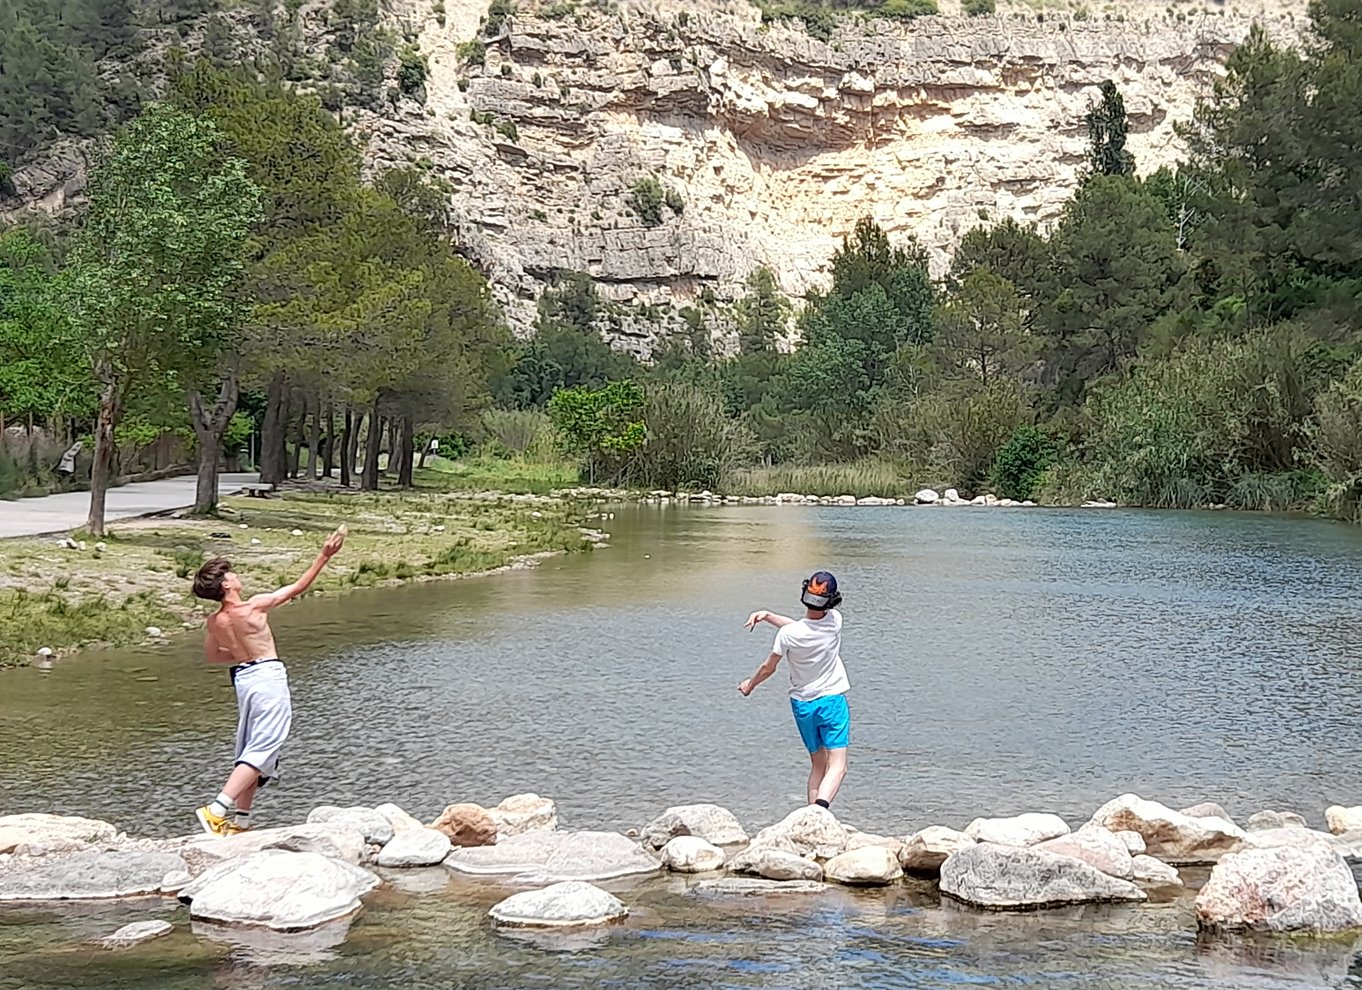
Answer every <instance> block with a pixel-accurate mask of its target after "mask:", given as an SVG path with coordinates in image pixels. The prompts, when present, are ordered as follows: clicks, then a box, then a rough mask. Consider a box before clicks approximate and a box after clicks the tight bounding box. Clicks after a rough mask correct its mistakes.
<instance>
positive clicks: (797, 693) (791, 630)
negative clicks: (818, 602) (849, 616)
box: [771, 608, 851, 701]
mask: <svg viewBox="0 0 1362 990" xmlns="http://www.w3.org/2000/svg"><path fill="white" fill-rule="evenodd" d="M771 652H772V653H777V654H779V655H780V656H781V657H783V658H784V659H785V662H786V664H788V665H789V668H790V697H791V698H795V699H797V700H799V701H813V700H815V699H817V698H825V697H827V696H828V695H833V694H845V693H846V692H847V691H850V690H851V682H850V681H849V680H848V679H847V670H846V668H845V667H843V666H842V613H841V612H839V611H837V609H835V608H834V609H832V610H830V611H829V612H827V613H826V614H825V615H824V616H823V618H821V619H810V618H807V617H806V618H803V619H798V620H796V621H794V622H791V623H790V624H789V625H788V626H781V627H780V629H779V630H777V632H776V641H775V643H774V644H773V645H772V647H771Z"/></svg>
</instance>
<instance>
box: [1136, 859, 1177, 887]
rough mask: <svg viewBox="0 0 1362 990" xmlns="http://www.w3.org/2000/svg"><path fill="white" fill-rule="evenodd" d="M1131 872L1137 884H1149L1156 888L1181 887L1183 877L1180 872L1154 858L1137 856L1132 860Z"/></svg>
mask: <svg viewBox="0 0 1362 990" xmlns="http://www.w3.org/2000/svg"><path fill="white" fill-rule="evenodd" d="M1131 870H1132V874H1133V879H1134V880H1135V882H1136V883H1147V884H1149V885H1151V886H1155V887H1181V886H1182V877H1181V876H1180V875H1179V874H1178V871H1177V870H1176V869H1174V868H1173V867H1171V866H1169V865H1168V864H1167V863H1164V862H1162V861H1160V860H1157V859H1155V858H1154V857H1153V856H1136V857H1134V859H1132V860H1131Z"/></svg>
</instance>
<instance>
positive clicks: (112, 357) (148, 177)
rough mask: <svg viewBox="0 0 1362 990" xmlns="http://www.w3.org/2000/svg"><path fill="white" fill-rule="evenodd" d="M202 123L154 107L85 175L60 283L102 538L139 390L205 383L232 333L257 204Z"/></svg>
mask: <svg viewBox="0 0 1362 990" xmlns="http://www.w3.org/2000/svg"><path fill="white" fill-rule="evenodd" d="M246 173H247V166H246V163H245V162H244V161H242V160H241V159H239V158H232V157H229V156H227V155H225V154H224V153H223V150H222V135H221V132H220V131H219V130H218V128H217V127H216V126H215V125H214V124H213V123H212V122H211V121H208V120H204V119H202V118H197V117H194V116H191V115H190V114H187V113H185V112H183V111H180V110H177V109H175V108H173V107H171V106H169V105H166V104H154V105H152V106H151V107H150V108H148V110H147V111H146V112H145V113H144V114H143V115H142V116H141V117H139V118H138V119H137V120H135V121H133V122H132V123H131V124H129V125H128V126H127V127H126V128H124V129H123V130H122V131H121V132H120V133H119V134H118V135H117V137H116V138H115V139H114V142H113V145H112V148H111V150H110V152H109V154H108V155H107V156H106V157H105V158H104V159H103V160H102V161H101V162H100V163H99V164H98V166H97V167H96V168H95V169H94V170H93V172H92V174H91V177H90V210H89V213H88V215H87V216H86V218H85V222H84V224H83V225H82V227H81V229H80V231H79V232H78V233H77V235H76V238H75V241H74V243H73V245H72V249H71V256H70V267H69V269H68V271H67V272H66V273H65V278H66V292H67V293H68V299H69V303H70V319H71V323H72V326H73V328H74V329H75V330H76V332H77V334H78V335H79V339H80V340H81V342H82V346H83V348H84V350H85V353H86V354H87V355H88V358H89V361H90V365H91V367H92V368H93V370H94V374H95V378H96V379H97V380H98V382H99V386H100V394H99V412H98V418H97V422H96V428H95V452H94V455H95V459H94V467H93V469H92V473H91V497H90V517H89V521H88V528H89V530H90V532H91V534H93V535H96V536H102V535H103V533H104V496H105V492H106V491H107V488H108V484H109V481H110V474H111V468H112V458H113V453H114V431H115V430H116V429H117V427H118V424H119V421H120V420H121V419H122V416H123V414H124V412H125V411H126V410H127V408H128V403H129V400H130V398H132V397H133V396H134V395H135V394H136V393H138V392H140V391H143V390H145V391H149V392H152V393H156V392H160V393H162V394H164V393H166V392H175V391H180V390H183V389H184V388H186V387H187V386H190V385H192V384H193V383H194V382H195V381H197V380H198V379H199V378H200V377H201V376H203V375H204V374H205V371H206V369H208V368H210V367H211V366H212V365H213V364H214V363H215V360H216V357H217V354H218V352H219V350H220V349H221V348H222V346H223V344H224V342H225V340H226V338H227V336H228V334H229V333H230V332H231V331H232V330H233V329H234V328H235V326H236V323H237V316H238V313H239V308H238V300H239V298H240V297H239V294H238V288H239V280H240V278H241V275H242V273H243V272H244V270H245V259H244V255H245V247H246V238H247V235H248V233H249V231H250V227H251V225H252V224H253V223H254V222H255V221H256V219H257V218H258V216H259V201H258V199H259V194H258V190H257V188H256V186H255V184H254V183H252V182H251V181H250V179H249V178H248V177H247V174H246Z"/></svg>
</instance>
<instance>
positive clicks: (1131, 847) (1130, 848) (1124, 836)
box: [1079, 829, 1148, 856]
mask: <svg viewBox="0 0 1362 990" xmlns="http://www.w3.org/2000/svg"><path fill="white" fill-rule="evenodd" d="M1079 831H1080V832H1081V831H1083V829H1079ZM1111 834H1112V835H1114V836H1116V838H1118V839H1120V840H1121V842H1123V843H1124V844H1125V847H1126V852H1128V853H1130V855H1132V856H1143V855H1144V854H1145V852H1146V851H1147V850H1148V846H1146V845H1145V843H1144V836H1143V835H1141V834H1140V833H1139V832H1132V831H1130V830H1129V829H1126V830H1125V831H1122V832H1112V833H1111Z"/></svg>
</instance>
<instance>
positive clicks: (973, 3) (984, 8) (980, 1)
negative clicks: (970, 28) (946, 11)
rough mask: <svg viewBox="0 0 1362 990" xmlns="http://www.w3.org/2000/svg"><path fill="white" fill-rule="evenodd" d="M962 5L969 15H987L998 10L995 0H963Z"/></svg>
mask: <svg viewBox="0 0 1362 990" xmlns="http://www.w3.org/2000/svg"><path fill="white" fill-rule="evenodd" d="M962 7H963V9H964V11H965V13H966V14H968V15H969V16H970V17H987V16H989V15H990V14H994V13H997V10H998V5H997V3H996V0H964V3H963V4H962Z"/></svg>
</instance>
